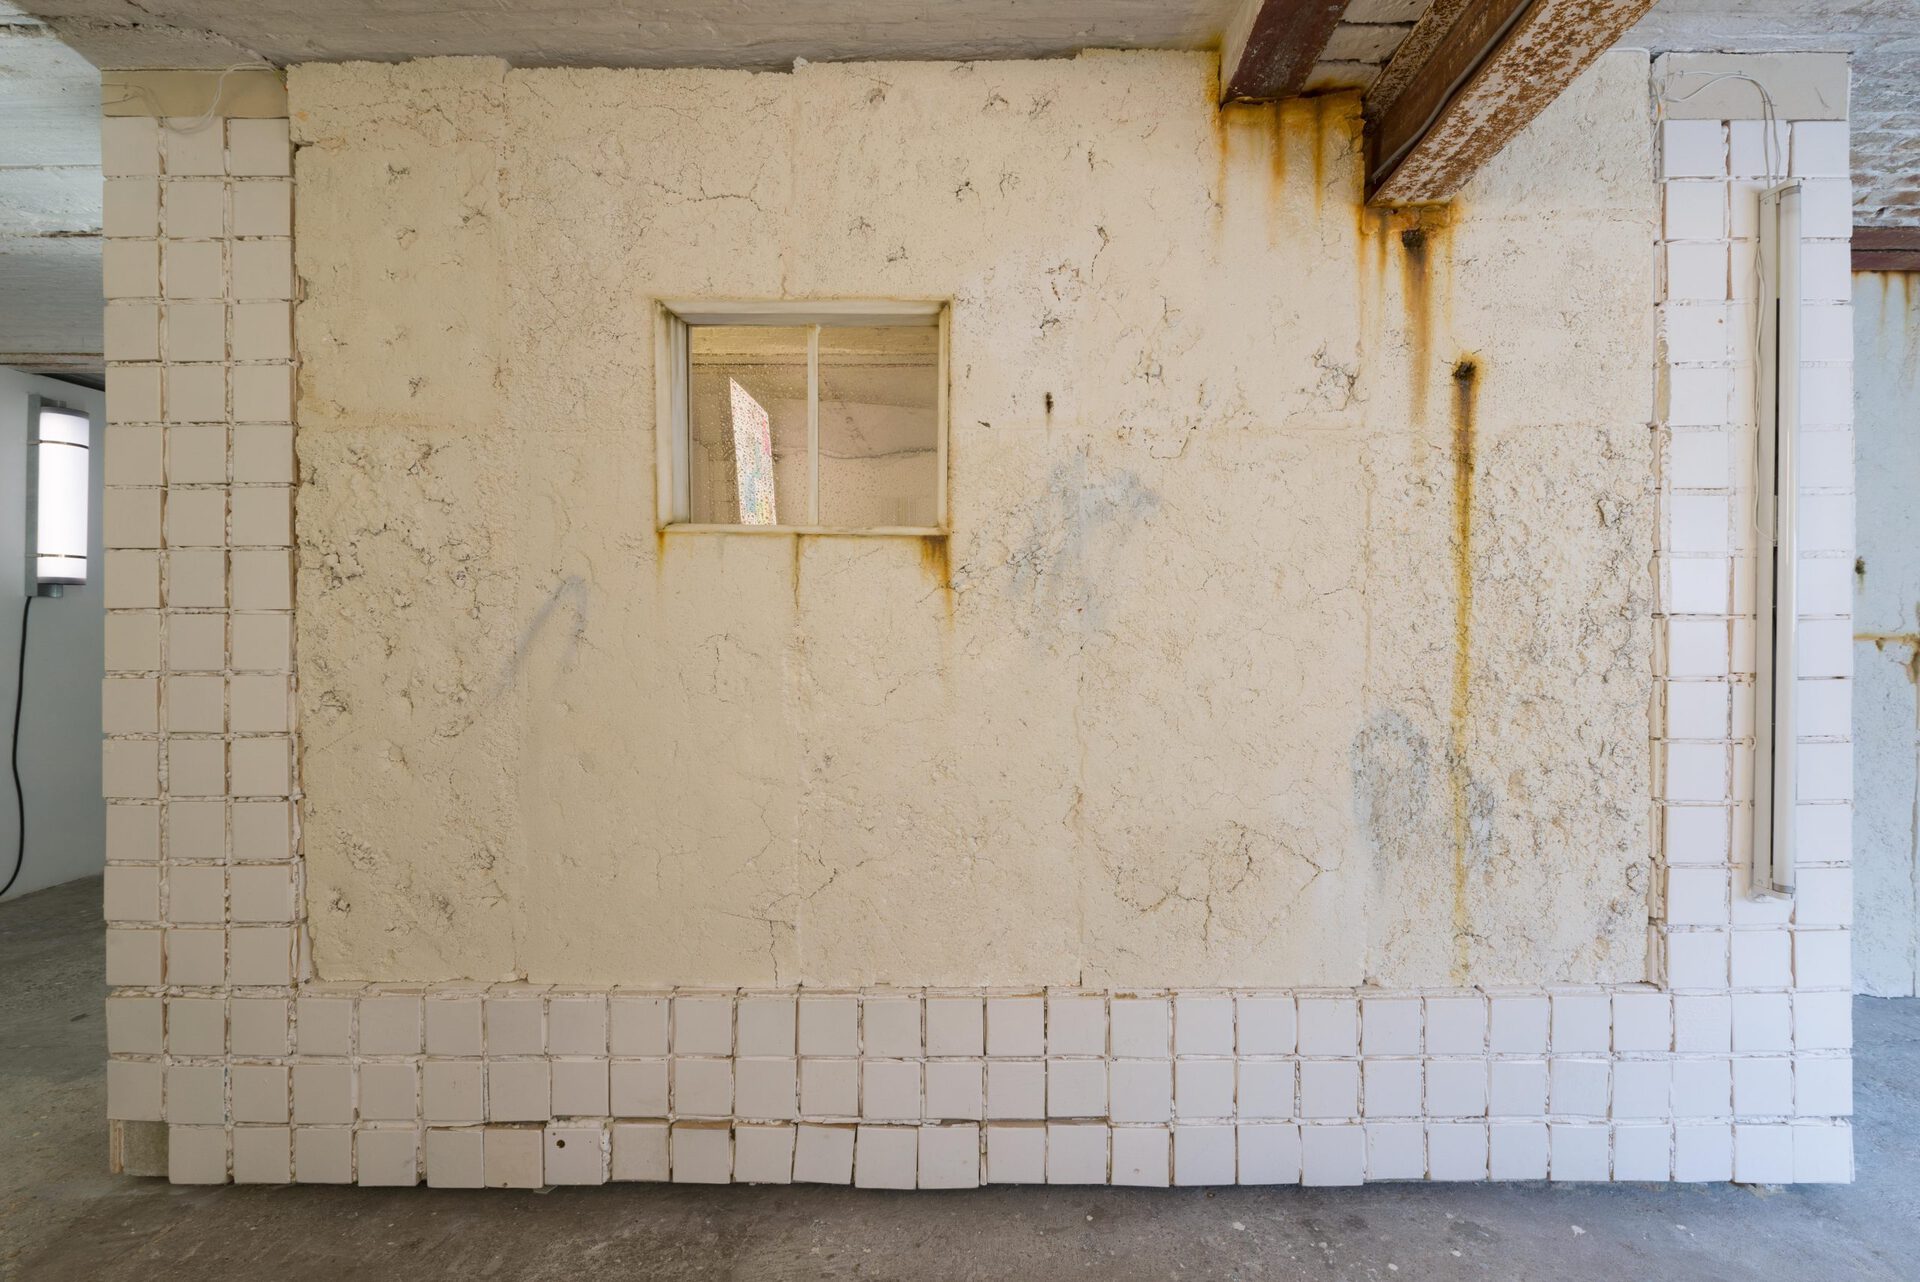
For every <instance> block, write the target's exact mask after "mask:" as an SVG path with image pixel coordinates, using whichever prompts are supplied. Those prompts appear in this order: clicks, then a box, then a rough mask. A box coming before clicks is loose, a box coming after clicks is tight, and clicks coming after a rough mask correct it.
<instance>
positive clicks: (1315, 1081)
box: [1300, 1060, 1360, 1118]
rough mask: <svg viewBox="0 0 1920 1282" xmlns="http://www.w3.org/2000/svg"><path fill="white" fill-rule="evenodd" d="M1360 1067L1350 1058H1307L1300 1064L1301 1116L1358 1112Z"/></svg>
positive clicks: (1322, 1116)
mask: <svg viewBox="0 0 1920 1282" xmlns="http://www.w3.org/2000/svg"><path fill="white" fill-rule="evenodd" d="M1359 1096H1360V1066H1359V1065H1358V1064H1355V1063H1353V1062H1352V1061H1350V1060H1306V1061H1303V1062H1302V1063H1301V1065H1300V1116H1301V1117H1303V1118H1338V1117H1354V1116H1357V1115H1358V1114H1359V1111H1360V1098H1359Z"/></svg>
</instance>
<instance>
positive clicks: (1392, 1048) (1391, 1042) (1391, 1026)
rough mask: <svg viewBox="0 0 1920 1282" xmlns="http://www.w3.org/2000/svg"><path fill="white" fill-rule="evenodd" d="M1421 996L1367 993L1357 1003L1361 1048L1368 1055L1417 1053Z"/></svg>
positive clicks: (1418, 1049) (1418, 1047) (1418, 1048)
mask: <svg viewBox="0 0 1920 1282" xmlns="http://www.w3.org/2000/svg"><path fill="white" fill-rule="evenodd" d="M1420 1014H1421V1009H1420V999H1419V998H1417V997H1369V998H1367V999H1366V1000H1365V1001H1363V1002H1362V1003H1360V1049H1361V1051H1362V1053H1364V1054H1367V1055H1418V1054H1419V1053H1420Z"/></svg>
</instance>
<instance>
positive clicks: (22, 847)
mask: <svg viewBox="0 0 1920 1282" xmlns="http://www.w3.org/2000/svg"><path fill="white" fill-rule="evenodd" d="M32 617H33V594H32V593H28V594H27V603H26V604H25V605H23V606H21V607H20V672H19V675H18V676H17V677H16V678H15V680H14V684H13V809H14V813H15V814H17V815H18V816H20V825H19V827H20V841H19V845H18V847H17V848H16V849H15V850H14V854H13V872H12V873H10V874H9V875H8V877H7V884H6V885H4V886H0V895H4V894H6V893H7V892H8V891H9V890H12V889H13V883H14V882H16V881H18V880H19V879H20V870H21V869H22V868H25V867H26V866H27V796H26V794H25V793H24V792H22V791H21V790H20V705H21V704H23V703H24V702H26V698H27V620H28V619H30V618H32Z"/></svg>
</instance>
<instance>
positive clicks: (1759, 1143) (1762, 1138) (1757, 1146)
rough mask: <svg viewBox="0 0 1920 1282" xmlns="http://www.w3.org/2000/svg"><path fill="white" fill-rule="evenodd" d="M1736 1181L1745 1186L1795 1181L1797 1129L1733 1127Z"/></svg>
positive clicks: (1756, 1126) (1785, 1127)
mask: <svg viewBox="0 0 1920 1282" xmlns="http://www.w3.org/2000/svg"><path fill="white" fill-rule="evenodd" d="M1733 1178H1734V1179H1735V1180H1736V1181H1738V1182H1739V1183H1741V1184H1786V1183H1788V1182H1790V1181H1791V1180H1792V1179H1793V1128H1792V1127H1790V1126H1785V1125H1778V1124H1760V1123H1748V1122H1738V1123H1735V1124H1734V1128H1733Z"/></svg>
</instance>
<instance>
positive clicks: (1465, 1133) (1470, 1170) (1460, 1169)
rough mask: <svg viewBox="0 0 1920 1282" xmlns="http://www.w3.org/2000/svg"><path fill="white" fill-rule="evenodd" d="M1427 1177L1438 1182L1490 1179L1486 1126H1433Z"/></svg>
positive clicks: (1468, 1123) (1454, 1124) (1450, 1123)
mask: <svg viewBox="0 0 1920 1282" xmlns="http://www.w3.org/2000/svg"><path fill="white" fill-rule="evenodd" d="M1427 1173H1428V1176H1429V1177H1430V1178H1432V1179H1435V1180H1484V1179H1486V1178H1487V1127H1486V1124H1485V1123H1471V1122H1435V1123H1433V1124H1431V1125H1429V1126H1428V1127H1427Z"/></svg>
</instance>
